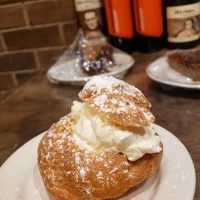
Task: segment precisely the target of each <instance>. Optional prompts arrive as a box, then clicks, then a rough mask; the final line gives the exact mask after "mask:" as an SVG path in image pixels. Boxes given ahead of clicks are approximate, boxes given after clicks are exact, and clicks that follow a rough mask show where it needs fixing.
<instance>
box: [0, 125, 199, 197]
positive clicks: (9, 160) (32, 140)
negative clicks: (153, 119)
mask: <svg viewBox="0 0 200 200" xmlns="http://www.w3.org/2000/svg"><path fill="white" fill-rule="evenodd" d="M155 127H156V129H157V128H158V129H160V130H162V131H163V132H164V133H163V135H164V134H165V133H167V135H168V137H172V138H173V139H175V141H178V142H179V145H181V147H182V148H183V149H184V151H185V153H186V154H187V157H188V158H189V161H190V164H191V165H190V167H191V169H192V171H191V174H192V175H191V179H192V183H193V187H192V188H191V200H192V199H193V198H194V195H195V191H196V171H195V167H194V163H193V160H192V157H191V156H190V153H189V152H188V150H187V148H186V146H185V145H184V144H183V143H182V142H181V140H179V139H178V137H176V136H175V135H174V134H173V133H171V132H170V131H168V130H167V129H165V128H163V127H161V126H159V125H157V124H155ZM45 133H46V132H43V133H41V134H39V135H37V136H35V137H34V138H32V139H31V140H29V141H27V142H26V143H25V144H24V145H22V146H21V147H20V148H19V149H17V150H16V151H15V152H14V153H13V154H11V156H9V157H8V158H7V160H6V161H5V162H4V163H3V164H2V165H1V167H0V177H1V175H2V169H4V168H6V167H7V166H9V165H10V162H13V160H14V158H15V156H16V154H19V153H20V152H23V149H24V148H25V147H26V146H28V145H30V143H33V144H34V143H35V142H38V143H39V142H40V140H41V139H42V137H43V136H44V134H45ZM0 183H2V181H1V179H0Z"/></svg>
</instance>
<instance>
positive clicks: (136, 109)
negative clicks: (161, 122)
mask: <svg viewBox="0 0 200 200" xmlns="http://www.w3.org/2000/svg"><path fill="white" fill-rule="evenodd" d="M93 80H95V81H89V82H88V83H87V84H86V85H85V87H84V88H83V90H82V91H81V92H80V93H79V97H80V98H81V99H82V100H83V102H84V103H86V104H87V105H88V107H90V108H91V109H94V110H95V111H96V112H98V113H99V114H100V115H102V117H105V118H107V119H108V121H110V122H114V123H116V124H119V125H122V126H133V127H135V126H142V127H144V126H148V125H150V124H152V123H153V122H154V120H155V118H154V116H153V115H152V114H151V112H150V111H149V109H150V107H151V104H150V102H149V101H148V100H147V98H146V97H145V96H144V95H143V94H142V92H141V91H140V90H138V89H137V88H135V87H134V86H131V85H129V84H128V83H125V82H124V81H121V80H118V79H115V78H112V77H104V78H103V80H102V78H101V77H97V78H96V79H93ZM102 82H103V83H102Z"/></svg>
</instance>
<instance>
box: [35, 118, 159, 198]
mask: <svg viewBox="0 0 200 200" xmlns="http://www.w3.org/2000/svg"><path fill="white" fill-rule="evenodd" d="M73 124H74V121H73V120H72V119H71V117H70V115H68V116H66V117H64V118H62V119H61V120H60V121H59V122H58V123H56V124H54V125H53V126H52V127H51V128H50V129H49V130H48V131H47V133H46V134H45V136H44V137H43V139H42V140H41V142H40V145H39V148H38V165H39V169H40V173H41V175H42V178H43V181H44V184H45V186H46V188H47V190H48V192H49V193H50V194H51V195H52V196H53V197H54V198H55V199H56V200H97V199H107V198H116V197H118V196H121V195H123V194H124V193H125V192H126V191H127V190H128V189H129V188H131V187H134V186H136V185H138V184H139V183H140V182H142V181H144V180H146V179H147V178H149V177H150V176H152V175H153V174H155V173H156V172H157V170H158V168H159V165H160V161H161V158H162V151H161V152H159V153H155V154H145V155H144V156H143V157H142V158H140V159H139V160H137V161H134V162H130V161H128V160H127V158H126V156H124V155H122V154H119V153H115V152H111V151H110V152H95V153H87V152H86V151H83V150H82V149H80V148H79V147H78V145H77V144H76V143H75V142H74V141H73V140H72V135H73V131H72V126H73Z"/></svg>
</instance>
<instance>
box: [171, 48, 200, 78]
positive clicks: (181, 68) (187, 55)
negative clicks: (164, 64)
mask: <svg viewBox="0 0 200 200" xmlns="http://www.w3.org/2000/svg"><path fill="white" fill-rule="evenodd" d="M167 58H168V62H169V64H170V67H172V68H173V69H174V70H176V71H177V72H179V73H181V74H183V75H185V76H187V77H189V78H191V79H193V80H194V81H200V49H196V50H186V51H175V52H172V53H169V54H168V56H167Z"/></svg>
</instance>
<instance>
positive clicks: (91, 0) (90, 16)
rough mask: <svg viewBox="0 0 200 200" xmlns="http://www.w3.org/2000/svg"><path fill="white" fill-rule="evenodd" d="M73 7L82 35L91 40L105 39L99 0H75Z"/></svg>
mask: <svg viewBox="0 0 200 200" xmlns="http://www.w3.org/2000/svg"><path fill="white" fill-rule="evenodd" d="M75 7H76V11H77V15H78V20H79V25H80V27H81V28H82V30H83V33H84V36H85V37H86V38H87V39H89V40H91V41H96V39H100V40H101V41H105V37H104V35H103V33H102V32H103V20H102V2H101V0H75Z"/></svg>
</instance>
